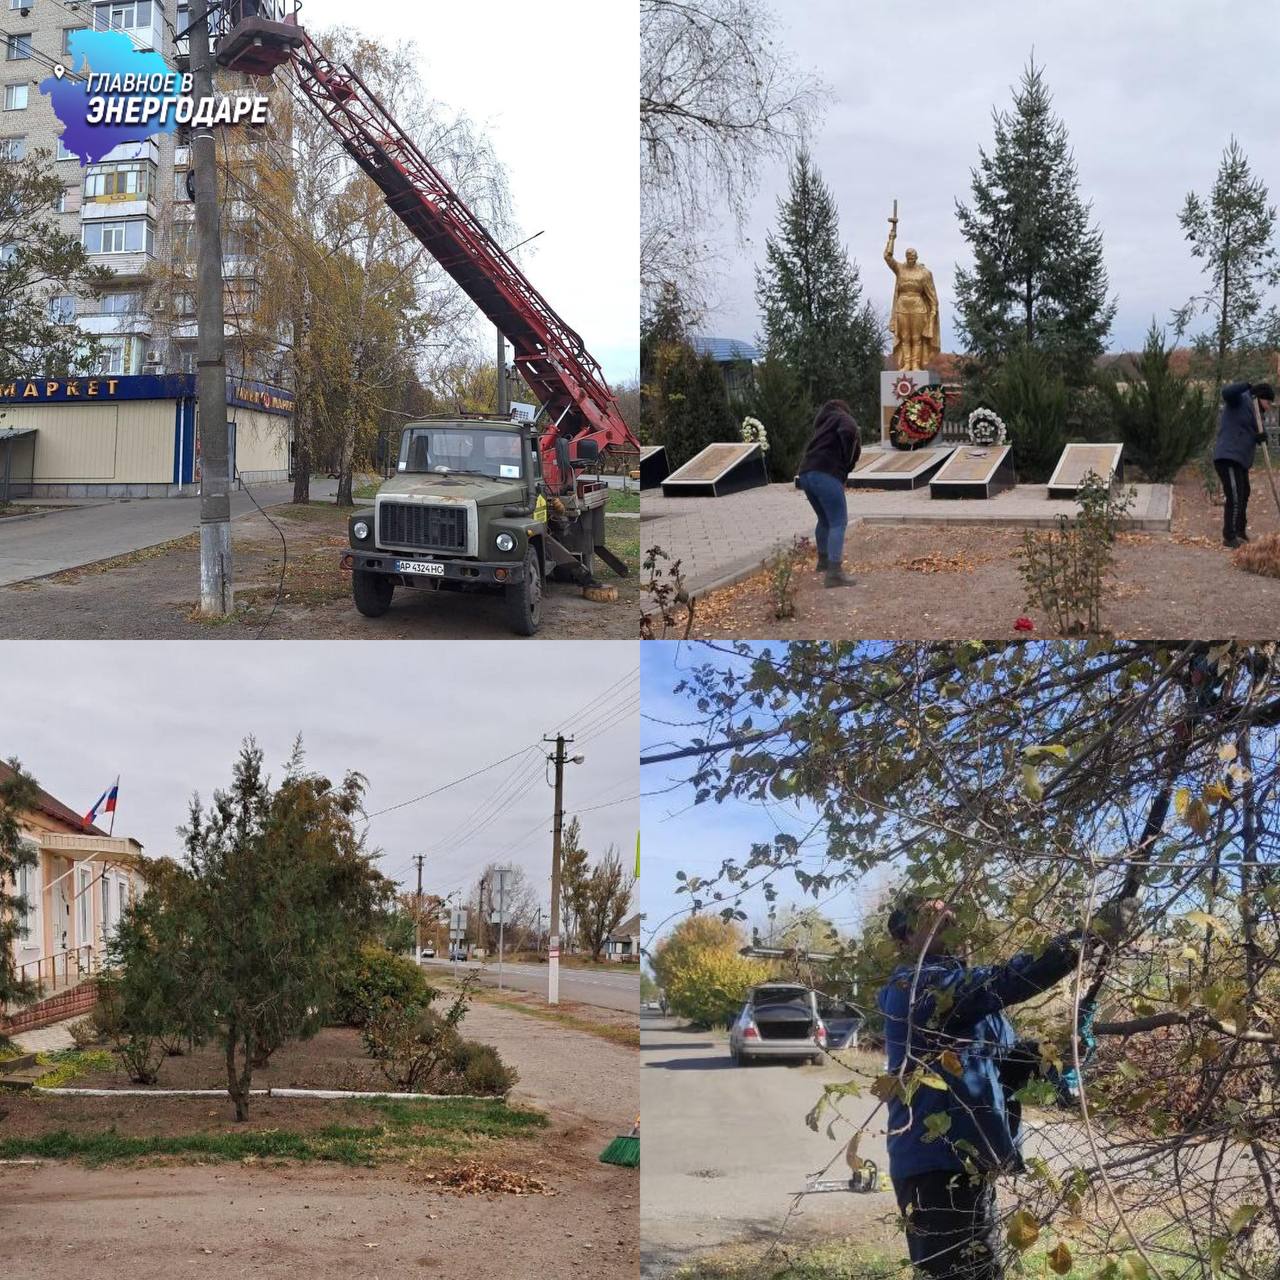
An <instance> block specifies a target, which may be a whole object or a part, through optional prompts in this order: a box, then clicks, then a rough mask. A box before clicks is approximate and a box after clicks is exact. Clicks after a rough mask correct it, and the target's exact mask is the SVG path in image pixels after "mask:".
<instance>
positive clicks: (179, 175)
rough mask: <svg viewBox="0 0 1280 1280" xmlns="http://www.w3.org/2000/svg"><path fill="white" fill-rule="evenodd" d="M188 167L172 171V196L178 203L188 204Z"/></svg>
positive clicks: (189, 200) (189, 198)
mask: <svg viewBox="0 0 1280 1280" xmlns="http://www.w3.org/2000/svg"><path fill="white" fill-rule="evenodd" d="M190 172H191V170H190V169H175V170H174V171H173V198H174V199H175V200H177V201H178V202H179V203H180V204H190V203H191V196H190V195H189V194H188V192H187V174H189V173H190Z"/></svg>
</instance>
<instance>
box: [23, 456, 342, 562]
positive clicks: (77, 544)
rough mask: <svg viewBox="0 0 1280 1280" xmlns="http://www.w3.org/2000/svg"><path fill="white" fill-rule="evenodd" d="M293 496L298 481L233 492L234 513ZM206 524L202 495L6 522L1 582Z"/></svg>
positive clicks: (323, 493) (333, 489)
mask: <svg viewBox="0 0 1280 1280" xmlns="http://www.w3.org/2000/svg"><path fill="white" fill-rule="evenodd" d="M337 491H338V482H337V481H336V480H323V479H313V480H312V482H311V496H312V498H332V497H333V496H334V494H335V493H337ZM292 498H293V484H292V483H291V482H290V483H287V484H269V485H260V486H257V485H255V486H254V489H253V497H252V498H251V497H250V496H249V494H248V493H247V492H245V491H243V490H236V491H235V492H233V493H232V495H231V517H232V519H233V520H234V519H236V518H238V517H239V516H244V515H249V514H251V513H252V512H253V511H254V510H255V508H254V505H253V500H254V499H257V501H258V502H259V504H261V505H262V506H264V507H269V506H276V505H278V504H279V503H282V502H288V501H290V500H291V499H292ZM199 527H200V500H199V499H198V498H133V499H129V500H124V499H121V500H119V501H115V502H103V503H99V504H96V505H87V506H82V507H58V508H55V509H54V510H52V511H47V512H44V513H43V514H40V515H32V516H18V517H13V518H10V519H6V520H0V586H8V585H10V584H11V583H14V582H25V581H26V580H27V579H29V578H43V577H46V576H47V575H49V574H51V573H61V572H62V571H63V570H65V569H76V568H79V567H80V566H81V565H86V564H93V563H94V562H96V561H98V560H109V559H111V558H112V557H114V556H123V555H128V554H129V553H130V552H131V551H141V550H142V549H143V548H145V547H154V546H157V545H158V544H159V543H161V542H170V541H172V540H173V539H174V538H181V537H182V536H183V535H184V534H188V533H193V532H194V531H195V530H196V529H198V528H199Z"/></svg>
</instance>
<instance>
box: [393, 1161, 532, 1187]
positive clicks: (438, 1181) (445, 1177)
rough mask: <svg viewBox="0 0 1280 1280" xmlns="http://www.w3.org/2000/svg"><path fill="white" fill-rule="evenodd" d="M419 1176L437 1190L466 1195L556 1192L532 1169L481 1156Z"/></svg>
mask: <svg viewBox="0 0 1280 1280" xmlns="http://www.w3.org/2000/svg"><path fill="white" fill-rule="evenodd" d="M418 1177H419V1178H420V1180H421V1181H423V1182H425V1183H427V1184H428V1185H429V1186H431V1187H433V1188H434V1189H436V1190H439V1191H452V1192H453V1193H454V1194H456V1195H462V1196H482V1195H508V1196H553V1195H555V1194H556V1192H555V1189H554V1188H553V1187H552V1186H551V1184H550V1183H548V1182H547V1181H546V1180H545V1179H543V1178H539V1177H537V1176H536V1175H534V1174H532V1173H517V1172H516V1171H515V1170H513V1169H500V1168H498V1167H497V1166H496V1165H488V1164H484V1163H482V1162H481V1161H479V1160H468V1161H467V1162H466V1163H464V1164H459V1165H454V1166H453V1167H452V1168H450V1169H444V1170H431V1171H429V1172H423V1173H420V1174H419V1175H418Z"/></svg>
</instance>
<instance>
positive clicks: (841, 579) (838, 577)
mask: <svg viewBox="0 0 1280 1280" xmlns="http://www.w3.org/2000/svg"><path fill="white" fill-rule="evenodd" d="M823 585H824V586H828V587H852V586H853V585H854V580H853V579H852V578H847V577H845V573H844V565H842V564H834V565H832V564H828V565H827V577H826V581H825V582H824V584H823Z"/></svg>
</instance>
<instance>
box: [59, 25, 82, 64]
mask: <svg viewBox="0 0 1280 1280" xmlns="http://www.w3.org/2000/svg"><path fill="white" fill-rule="evenodd" d="M88 30H89V28H88V27H63V28H62V52H63V53H64V54H66V55H67V56H68V57H70V55H71V37H72V36H74V35H78V34H79V33H80V32H81V31H88Z"/></svg>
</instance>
